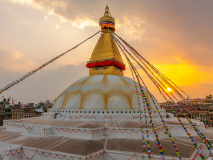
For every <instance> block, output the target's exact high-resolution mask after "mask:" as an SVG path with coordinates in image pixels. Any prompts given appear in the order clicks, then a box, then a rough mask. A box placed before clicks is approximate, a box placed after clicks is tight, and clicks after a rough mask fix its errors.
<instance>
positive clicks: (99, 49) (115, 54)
mask: <svg viewBox="0 0 213 160" xmlns="http://www.w3.org/2000/svg"><path fill="white" fill-rule="evenodd" d="M114 21H115V20H114V18H113V17H112V16H111V14H110V12H109V7H108V6H106V8H105V13H104V16H103V17H101V18H100V20H99V23H100V26H101V29H102V34H101V37H100V38H99V40H98V42H97V44H96V46H95V48H94V50H93V52H92V56H91V58H90V61H88V62H87V67H88V68H89V75H90V76H92V75H118V76H123V71H124V70H125V64H124V63H123V61H122V58H121V55H120V52H119V50H118V47H117V45H116V43H115V41H114V39H113V38H112V36H111V34H110V33H109V30H111V31H113V32H114V31H115V22H114Z"/></svg>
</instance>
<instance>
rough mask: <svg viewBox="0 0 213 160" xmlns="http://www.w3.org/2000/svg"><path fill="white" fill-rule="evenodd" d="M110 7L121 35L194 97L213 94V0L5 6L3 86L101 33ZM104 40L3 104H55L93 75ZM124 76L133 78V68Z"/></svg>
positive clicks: (86, 0) (32, 1)
mask: <svg viewBox="0 0 213 160" xmlns="http://www.w3.org/2000/svg"><path fill="white" fill-rule="evenodd" d="M106 5H108V6H109V8H110V12H111V15H112V16H113V17H114V18H115V20H116V24H115V25H116V29H117V31H116V33H117V34H118V35H119V36H121V37H123V38H124V39H125V40H126V41H127V42H128V43H130V44H131V45H132V46H133V47H134V48H135V49H136V50H137V51H138V52H139V53H141V54H142V55H143V56H144V57H145V58H146V59H147V60H149V61H150V62H151V63H152V64H154V65H155V66H156V67H157V68H158V69H159V70H160V71H161V72H162V73H164V74H165V75H166V76H167V77H169V78H170V79H172V80H173V81H174V82H175V83H176V84H177V85H178V86H180V87H181V88H182V89H183V90H184V91H186V92H187V93H188V94H189V95H190V96H191V97H192V98H198V97H200V98H204V97H205V96H206V95H208V94H212V93H213V83H212V82H213V1H212V0H205V1H202V0H172V1H171V0H149V1H148V0H133V1H130V0H101V1H100V0H75V1H74V0H0V88H3V87H5V86H6V85H7V84H9V83H11V82H12V81H14V80H16V79H18V78H20V77H21V76H22V75H24V74H25V73H27V72H29V71H31V70H33V69H35V68H36V67H38V66H39V65H41V64H43V63H45V62H46V61H48V60H50V59H51V58H53V57H54V56H57V55H59V54H60V53H62V52H64V51H66V50H68V49H70V48H72V47H73V46H75V45H76V44H78V43H79V42H81V41H83V40H84V39H86V38H88V37H89V36H91V35H92V34H94V33H95V32H97V31H98V30H100V27H99V25H98V21H99V18H100V17H102V16H103V13H104V9H105V6H106ZM99 37H100V35H97V36H96V37H94V38H93V39H91V40H89V41H88V42H86V43H85V44H83V45H82V46H80V47H78V48H77V49H75V50H73V51H72V52H70V53H69V54H67V55H66V56H64V57H62V58H60V59H59V60H57V61H56V62H55V63H52V64H50V65H48V66H47V67H46V68H45V69H43V70H42V71H39V72H37V73H36V74H35V75H33V76H31V77H29V78H27V79H26V80H25V81H23V82H21V83H19V84H18V85H16V86H14V87H12V88H11V89H9V90H8V91H5V92H4V93H2V94H1V95H0V98H1V97H2V96H5V97H7V98H9V97H10V96H11V97H12V98H14V99H15V100H16V101H17V102H19V101H21V102H24V103H28V102H35V103H37V102H39V101H45V100H47V99H49V100H53V99H54V98H56V97H57V96H58V95H59V94H60V93H61V92H62V91H63V90H64V89H66V88H67V87H68V86H69V85H71V84H72V83H74V82H75V81H77V80H78V79H80V78H82V77H84V76H88V73H89V71H88V69H87V68H86V67H85V65H86V61H88V60H89V58H90V56H91V54H92V51H93V49H94V46H95V44H96V42H97V40H98V38H99ZM141 73H142V72H141ZM142 74H144V73H142ZM125 75H126V76H128V77H130V78H131V76H130V72H129V70H128V69H127V71H126V73H125ZM143 77H144V78H145V80H146V81H147V84H148V86H149V89H150V91H151V92H152V93H153V94H154V95H155V96H156V98H157V99H158V100H159V101H160V102H162V101H164V100H163V98H162V96H161V95H160V94H159V93H158V92H157V89H156V88H155V87H154V86H153V85H152V84H151V82H150V81H149V79H148V78H146V77H145V75H144V76H143Z"/></svg>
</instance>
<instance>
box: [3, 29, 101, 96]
mask: <svg viewBox="0 0 213 160" xmlns="http://www.w3.org/2000/svg"><path fill="white" fill-rule="evenodd" d="M99 32H100V31H98V32H96V33H95V34H93V35H92V36H90V37H89V38H87V39H85V40H84V41H82V42H81V43H79V44H78V45H76V46H75V47H73V48H71V49H69V50H67V51H66V52H64V53H62V54H60V55H59V56H56V57H54V58H53V59H51V60H49V61H48V62H46V63H44V64H42V65H41V66H40V67H38V68H36V69H34V70H33V71H31V72H29V73H27V74H25V75H23V76H22V77H21V78H19V79H18V80H16V81H14V82H12V83H10V84H8V85H7V86H5V87H4V88H2V89H0V94H1V93H2V92H4V91H6V90H8V89H9V88H11V87H13V86H14V85H16V84H18V83H19V82H21V81H23V80H24V79H26V78H27V77H29V76H31V75H33V74H35V73H36V72H37V71H39V70H41V69H42V68H44V67H45V66H47V65H48V64H50V63H52V62H54V61H55V60H57V59H58V58H60V57H62V56H64V55H65V54H66V53H68V52H70V51H71V50H73V49H76V48H77V47H78V46H80V45H81V44H83V43H84V42H86V41H87V40H89V39H91V38H92V37H94V36H95V35H97V34H98V33H99Z"/></svg>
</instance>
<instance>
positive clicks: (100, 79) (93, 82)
mask: <svg viewBox="0 0 213 160" xmlns="http://www.w3.org/2000/svg"><path fill="white" fill-rule="evenodd" d="M143 89H144V92H145V94H146V96H147V99H148V102H149V104H150V107H151V109H152V110H155V105H154V104H153V102H152V100H151V97H150V95H149V94H148V92H147V90H146V89H145V88H144V87H143ZM154 100H155V103H156V105H157V106H158V107H159V104H158V102H157V100H156V99H155V98H154ZM140 103H141V108H142V110H143V102H142V99H141V96H140ZM53 108H54V109H75V110H76V109H82V110H90V109H92V110H138V100H137V94H136V89H135V85H134V81H133V80H132V79H130V78H127V77H124V76H116V75H94V76H87V77H83V78H81V79H80V80H78V81H77V82H75V83H73V84H72V85H71V86H69V87H68V88H67V89H65V90H64V91H63V92H62V93H61V94H60V95H59V96H58V98H57V99H56V101H55V104H54V106H53Z"/></svg>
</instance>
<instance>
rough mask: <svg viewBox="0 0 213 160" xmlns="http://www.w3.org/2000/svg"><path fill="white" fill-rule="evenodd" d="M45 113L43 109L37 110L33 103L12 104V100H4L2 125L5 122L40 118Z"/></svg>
mask: <svg viewBox="0 0 213 160" xmlns="http://www.w3.org/2000/svg"><path fill="white" fill-rule="evenodd" d="M43 112H44V110H43V108H36V107H35V106H34V104H33V103H29V104H28V105H22V104H21V103H20V102H19V103H18V104H10V99H3V100H2V101H1V102H0V125H1V126H2V125H3V120H9V119H22V118H31V117H39V116H41V115H42V113H43Z"/></svg>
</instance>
